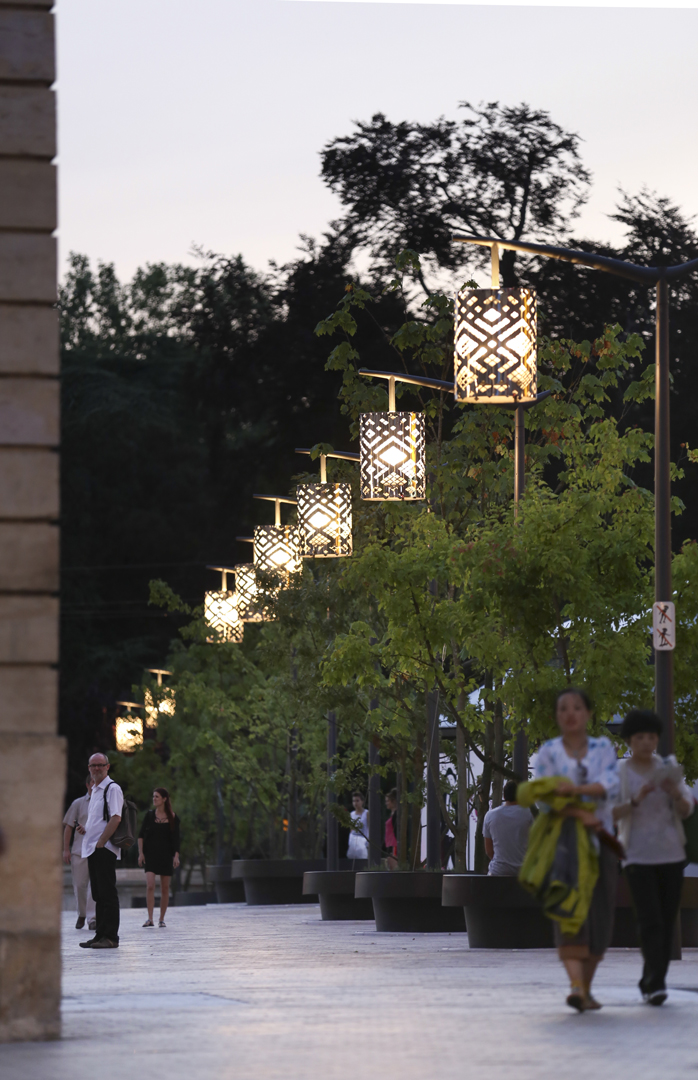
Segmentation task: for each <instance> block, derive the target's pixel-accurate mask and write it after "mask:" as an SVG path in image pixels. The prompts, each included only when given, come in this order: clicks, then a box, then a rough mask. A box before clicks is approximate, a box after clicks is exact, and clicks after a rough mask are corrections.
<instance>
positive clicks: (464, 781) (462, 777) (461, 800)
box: [453, 702, 470, 874]
mask: <svg viewBox="0 0 698 1080" xmlns="http://www.w3.org/2000/svg"><path fill="white" fill-rule="evenodd" d="M459 707H462V706H461V704H460V702H459ZM456 764H457V769H458V827H457V828H456V830H455V835H456V843H455V849H454V852H453V868H454V870H455V871H456V873H457V874H464V873H465V871H466V870H467V868H468V867H467V857H468V831H469V829H470V813H469V811H468V754H467V750H466V745H465V734H464V732H463V730H462V728H461V726H460V724H459V725H458V726H457V727H456Z"/></svg>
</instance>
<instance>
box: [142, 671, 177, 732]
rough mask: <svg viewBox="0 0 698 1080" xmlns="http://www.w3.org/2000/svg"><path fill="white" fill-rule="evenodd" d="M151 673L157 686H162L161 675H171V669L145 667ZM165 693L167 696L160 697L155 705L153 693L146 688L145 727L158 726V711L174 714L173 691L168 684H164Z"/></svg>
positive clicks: (167, 714) (168, 714)
mask: <svg viewBox="0 0 698 1080" xmlns="http://www.w3.org/2000/svg"><path fill="white" fill-rule="evenodd" d="M146 671H149V672H150V674H151V675H154V676H155V677H156V679H157V681H158V686H159V687H162V677H163V675H171V674H172V672H171V671H165V669H164V668H146ZM164 689H165V693H166V694H167V697H165V698H162V700H161V701H159V702H158V704H157V705H156V704H155V702H154V700H153V695H152V694H151V692H150V690H148V689H146V691H145V694H144V695H143V697H144V702H145V704H144V706H143V707H144V709H145V726H146V727H147V728H156V727H157V726H158V717H159V715H160V713H164V714H165V715H166V716H174V712H175V693H174V690H171V689H170V688H169V686H166V687H165V688H164Z"/></svg>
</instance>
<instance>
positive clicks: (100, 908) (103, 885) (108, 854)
mask: <svg viewBox="0 0 698 1080" xmlns="http://www.w3.org/2000/svg"><path fill="white" fill-rule="evenodd" d="M116 861H117V860H116V855H115V854H114V852H113V851H108V850H107V848H95V850H94V851H93V852H92V854H91V855H89V856H88V858H87V866H88V869H89V871H90V885H91V886H92V898H93V900H94V902H95V908H96V916H97V929H96V930H95V937H98V938H109V940H110V941H118V940H119V894H118V892H117V891H116Z"/></svg>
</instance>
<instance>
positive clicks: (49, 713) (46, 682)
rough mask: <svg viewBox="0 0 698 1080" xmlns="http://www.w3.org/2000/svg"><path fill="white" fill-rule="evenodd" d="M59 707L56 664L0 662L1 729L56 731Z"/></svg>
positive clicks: (29, 732) (28, 732)
mask: <svg viewBox="0 0 698 1080" xmlns="http://www.w3.org/2000/svg"><path fill="white" fill-rule="evenodd" d="M57 709H58V671H57V669H56V668H50V667H38V666H35V665H33V664H32V665H28V666H22V665H20V666H18V667H9V666H6V665H5V666H3V665H1V664H0V732H12V733H15V734H17V733H20V734H22V735H53V734H54V733H55V730H56V712H57Z"/></svg>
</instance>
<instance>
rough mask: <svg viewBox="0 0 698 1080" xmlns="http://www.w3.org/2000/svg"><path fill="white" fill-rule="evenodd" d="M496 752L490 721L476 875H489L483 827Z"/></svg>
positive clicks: (479, 810) (479, 803) (480, 793)
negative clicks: (493, 759)
mask: <svg viewBox="0 0 698 1080" xmlns="http://www.w3.org/2000/svg"><path fill="white" fill-rule="evenodd" d="M493 750H494V724H493V723H492V721H491V720H488V721H487V723H486V724H485V733H484V751H485V758H486V761H485V763H484V765H483V767H482V776H481V777H480V789H479V791H478V800H477V829H476V831H475V873H476V874H486V873H487V863H488V860H487V855H486V853H485V841H484V837H483V835H482V827H483V825H484V823H485V814H486V813H487V811H488V810H489V808H490V786H491V784H492V765H491V764H490V762H491V759H492V753H493Z"/></svg>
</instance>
